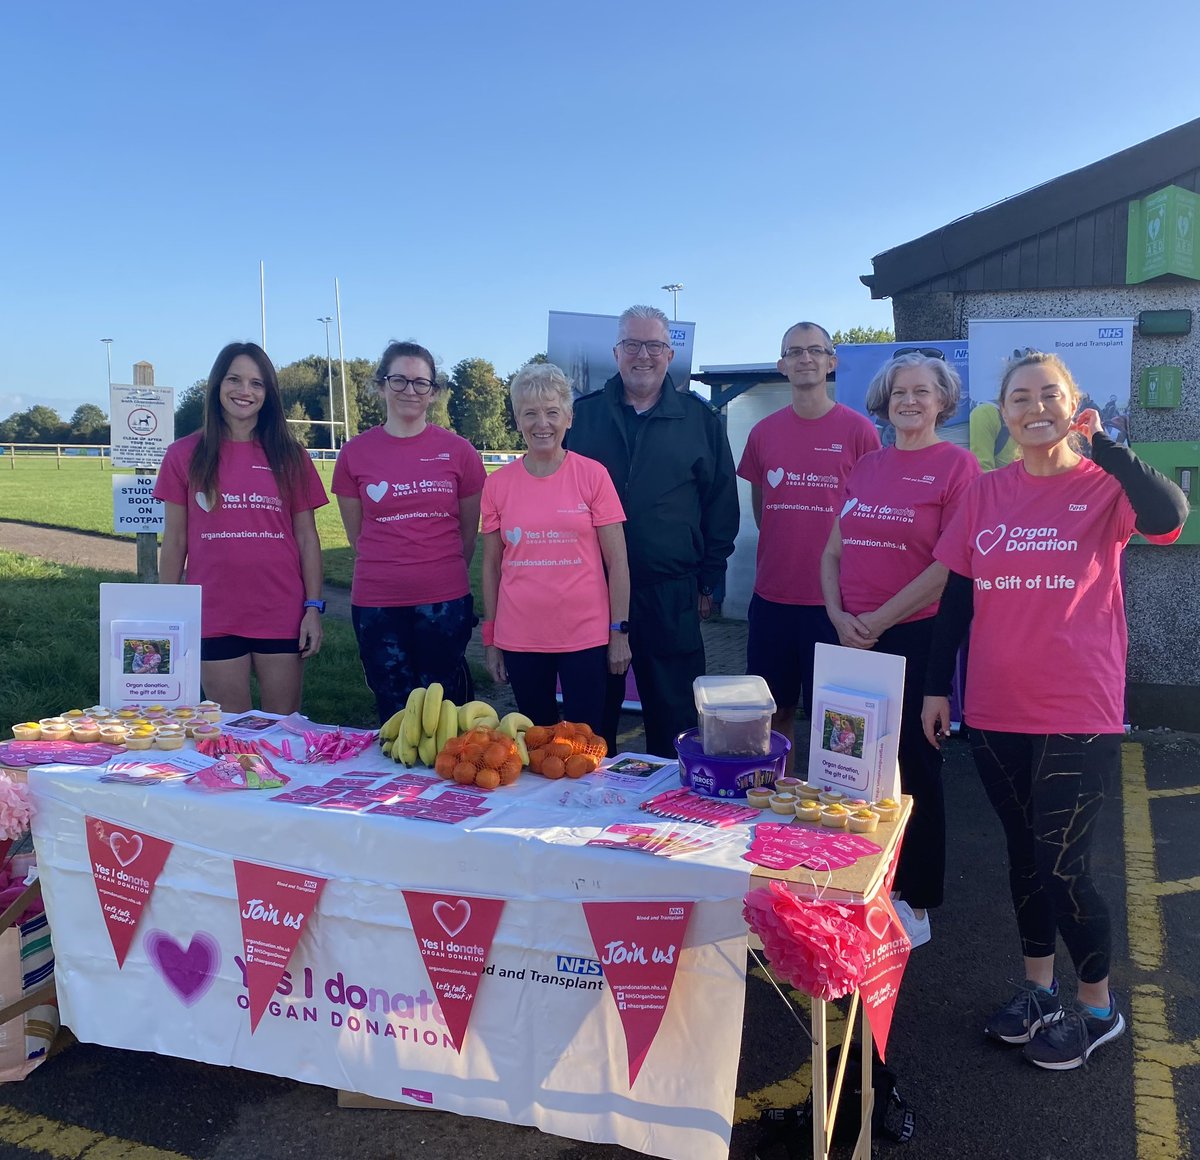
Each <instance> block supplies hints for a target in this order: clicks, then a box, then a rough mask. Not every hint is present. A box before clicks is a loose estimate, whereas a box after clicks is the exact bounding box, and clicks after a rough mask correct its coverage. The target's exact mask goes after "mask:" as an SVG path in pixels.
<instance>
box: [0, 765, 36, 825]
mask: <svg viewBox="0 0 1200 1160" xmlns="http://www.w3.org/2000/svg"><path fill="white" fill-rule="evenodd" d="M30 813H31V810H30V806H29V787H28V786H27V785H24V784H22V783H19V782H14V781H13V780H12V778H10V777H8V776H7V775H6V774H0V838H2V839H5V840H9V841H11V840H13V839H16V838H19V837H20V836H21V835H22V834H24V833H25V831H26V830H28V829H29V816H30Z"/></svg>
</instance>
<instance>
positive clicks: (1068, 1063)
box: [1021, 995, 1125, 1071]
mask: <svg viewBox="0 0 1200 1160" xmlns="http://www.w3.org/2000/svg"><path fill="white" fill-rule="evenodd" d="M1109 1002H1110V1003H1111V1004H1112V1014H1111V1015H1110V1016H1109V1017H1108V1018H1107V1019H1098V1018H1097V1017H1096V1016H1095V1015H1093V1014H1092V1012H1091V1011H1090V1010H1089V1009H1088V1008H1087V1007H1085V1006H1084V1005H1083V1004H1082V1003H1079V1002H1076V1003H1072V1004H1071V1006H1070V1007H1066V1008H1064V1009H1063V1010H1061V1011H1059V1013H1058V1014H1057V1015H1052V1016H1049V1017H1048V1018H1046V1019H1043V1020H1042V1026H1041V1028H1040V1029H1039V1030H1038V1033H1037V1034H1036V1035H1035V1036H1034V1037H1033V1038H1032V1039H1031V1040H1030V1041H1029V1042H1028V1043H1027V1044H1026V1045H1025V1050H1024V1051H1023V1052H1022V1053H1021V1054H1022V1055H1024V1056H1025V1058H1026V1059H1027V1060H1029V1062H1030V1063H1032V1064H1035V1065H1036V1066H1037V1067H1044V1068H1048V1069H1049V1070H1050V1071H1070V1070H1071V1069H1072V1068H1074V1067H1083V1066H1086V1064H1087V1061H1088V1056H1089V1055H1091V1054H1092V1052H1093V1051H1095V1050H1096V1048H1097V1047H1099V1046H1100V1045H1101V1044H1102V1043H1108V1042H1109V1040H1111V1039H1116V1038H1117V1036H1119V1035H1120V1034H1121V1033H1122V1032H1123V1031H1124V1030H1125V1019H1124V1018H1123V1016H1122V1015H1121V1011H1120V1009H1119V1008H1118V1007H1117V999H1116V996H1115V995H1110V997H1109Z"/></svg>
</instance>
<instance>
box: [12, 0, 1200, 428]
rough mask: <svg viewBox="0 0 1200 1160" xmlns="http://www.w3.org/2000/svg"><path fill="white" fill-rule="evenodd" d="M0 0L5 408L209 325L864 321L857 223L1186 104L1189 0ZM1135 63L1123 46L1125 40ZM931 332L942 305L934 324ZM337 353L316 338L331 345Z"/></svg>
mask: <svg viewBox="0 0 1200 1160" xmlns="http://www.w3.org/2000/svg"><path fill="white" fill-rule="evenodd" d="M1157 11H1158V10H1157V9H1153V10H1152V9H1144V8H1136V7H1131V6H1129V5H1127V4H1116V3H1111V2H1108V0H1099V2H1088V3H1084V2H1083V0H1076V2H1072V3H1056V2H1055V0H1041V2H1039V3H1036V4H1034V3H1029V2H1027V0H1014V2H1012V3H1009V4H1006V5H1003V6H1001V5H995V6H992V5H976V4H963V3H961V2H956V3H933V2H930V0H913V2H911V3H909V4H904V5H898V4H892V3H877V2H874V0H872V2H868V3H859V4H846V3H816V2H814V0H808V2H802V0H790V2H775V0H763V2H758V3H748V4H730V3H729V2H728V0H721V2H719V3H716V2H710V0H694V2H693V3H691V4H687V5H684V4H678V3H676V4H671V5H660V4H654V3H644V2H643V3H630V2H627V0H608V2H605V3H589V2H587V0H579V2H577V3H570V2H564V0H555V2H553V3H550V2H541V0H538V2H522V0H514V2H512V3H508V4H482V3H478V2H476V3H472V4H465V3H459V2H457V0H443V2H441V3H430V4H419V3H398V4H385V3H373V4H367V3H361V2H359V0H341V2H339V3H327V4H316V3H312V2H311V0H289V2H288V3H286V4H284V3H278V4H265V3H254V2H248V0H239V2H237V3H230V2H228V0H208V2H205V3H203V4H176V3H172V2H165V3H164V2H163V0H155V2H153V3H149V2H144V0H131V2H122V0H113V2H112V3H109V4H97V3H95V2H94V0H87V2H80V0H60V2H59V3H55V4H42V3H12V4H7V5H5V8H4V14H3V17H2V20H3V25H2V26H0V27H2V28H3V40H4V44H5V48H6V52H5V65H4V70H3V75H2V76H0V98H2V99H3V109H4V116H3V122H2V124H3V137H2V138H0V140H2V142H3V156H4V163H3V166H2V168H0V206H2V207H3V216H2V219H0V222H2V229H0V268H2V269H3V272H4V277H3V279H2V281H0V328H2V330H0V341H2V344H3V357H2V358H0V417H4V416H7V415H8V414H9V413H10V412H11V411H13V410H22V409H24V408H25V407H27V406H29V405H31V404H32V403H35V402H48V403H50V404H51V405H54V406H56V407H57V408H58V409H59V411H60V413H62V414H63V415H64V417H67V416H68V415H69V414H70V412H71V410H73V408H74V407H75V406H76V405H77V404H78V403H79V402H82V401H92V402H97V403H100V404H101V405H102V406H104V408H105V409H106V410H107V391H106V375H105V363H104V348H103V346H102V345H101V343H100V339H101V338H106V337H111V338H112V339H113V345H112V356H113V368H114V370H113V377H114V379H115V380H116V381H118V382H121V381H126V382H127V381H129V378H130V370H129V368H130V365H131V364H132V363H133V362H135V361H136V360H138V359H148V360H149V361H150V362H152V363H153V364H154V366H155V369H156V375H157V382H158V383H159V384H163V385H169V386H174V387H176V388H177V389H181V388H183V387H186V386H187V385H189V384H190V383H192V382H193V381H194V380H196V379H198V378H201V377H203V376H204V375H205V374H207V371H208V368H209V366H210V365H211V363H212V359H213V357H214V355H215V354H216V352H217V350H218V349H219V348H220V347H221V346H222V345H223V344H224V343H226V342H228V341H230V340H232V339H235V338H236V339H244V338H250V339H255V340H257V339H258V337H259V288H258V263H259V260H260V259H261V260H262V261H264V262H265V263H266V277H267V345H268V348H269V351H270V354H271V355H272V357H273V358H274V360H275V361H276V363H277V364H280V365H282V364H284V363H288V362H291V361H292V360H294V359H296V358H298V357H301V356H303V355H306V354H311V353H314V352H319V353H322V354H323V353H324V341H325V340H324V329H323V327H322V326H321V325H320V324H319V323H318V322H317V318H318V316H320V315H325V314H333V312H334V300H333V278H334V276H335V275H337V276H338V277H339V278H340V279H341V289H342V314H343V324H344V333H345V345H346V354H347V356H348V357H349V356H365V357H372V358H373V357H376V356H378V354H379V352H380V351H381V350H382V348H383V346H384V344H385V343H386V341H387V340H388V339H389V338H392V337H398V338H407V337H415V338H417V339H419V340H420V341H422V342H424V343H425V344H426V345H428V346H429V347H430V348H431V349H432V350H433V351H434V353H435V354H436V355H437V356H438V358H439V359H440V360H441V361H442V362H443V363H444V365H445V366H446V367H447V368H449V367H451V366H452V365H453V364H454V363H455V362H456V361H458V360H459V359H460V358H464V357H470V356H481V357H484V358H488V359H491V360H492V361H493V362H494V363H495V364H496V368H497V370H499V371H500V373H501V374H506V373H508V372H509V371H511V370H514V369H515V368H516V367H518V366H519V365H520V364H521V363H522V362H523V361H524V360H525V359H526V358H528V357H529V356H530V355H532V354H534V353H535V352H537V351H540V350H543V349H544V348H545V342H546V314H547V311H548V310H551V309H556V310H576V311H594V312H600V313H618V312H619V311H620V310H621V309H623V308H624V307H625V306H627V305H629V304H630V303H633V302H641V301H645V302H651V303H655V304H658V305H660V306H662V307H663V308H664V309H667V310H668V311H669V309H670V295H668V294H666V293H664V292H663V291H662V290H660V289H659V287H660V286H661V285H662V284H663V283H666V282H672V281H678V282H682V283H683V284H684V286H685V287H686V289H685V290H684V291H683V293H681V294H680V299H679V306H680V311H679V312H680V317H681V318H684V319H690V320H694V321H695V322H696V324H697V327H696V347H697V351H696V362H697V363H698V364H700V363H733V362H750V361H759V360H763V359H770V358H774V357H775V354H776V352H777V349H778V341H779V336H780V333H781V332H782V330H783V329H784V328H785V327H786V326H787V325H788V324H789V323H791V322H793V321H795V320H796V319H798V318H801V317H807V318H814V319H817V320H818V321H822V322H824V323H825V324H826V325H827V326H828V327H829V328H830V329H834V328H837V327H848V326H853V325H856V324H867V325H890V322H891V309H890V304H889V303H887V302H872V301H871V299H870V296H869V294H868V292H867V291H866V289H865V288H864V287H863V286H862V285H861V284H860V283H859V281H858V276H859V275H860V274H863V273H867V272H869V271H870V269H871V256H872V255H873V254H875V253H878V252H879V251H881V250H885V249H888V248H890V247H892V246H895V245H898V244H900V243H902V242H905V241H908V240H910V239H912V238H914V237H917V236H919V235H920V234H922V233H925V232H927V231H928V230H930V229H934V228H936V227H937V226H940V225H942V224H944V223H946V222H948V221H950V220H952V219H954V218H956V217H958V216H960V215H962V214H964V213H969V212H971V211H972V210H975V209H979V208H981V207H983V206H986V205H988V204H990V203H992V202H995V201H998V200H1001V199H1002V198H1004V197H1007V196H1009V195H1011V194H1014V193H1018V192H1020V191H1021V190H1024V189H1027V188H1029V187H1031V186H1033V185H1036V184H1039V183H1040V182H1042V181H1045V180H1048V179H1050V178H1053V177H1056V176H1058V175H1059V174H1061V173H1065V172H1067V171H1069V170H1071V169H1075V168H1078V167H1079V166H1081V165H1085V164H1087V163H1089V162H1092V161H1095V160H1098V159H1100V158H1102V157H1105V156H1108V155H1109V154H1110V153H1113V152H1115V151H1117V150H1119V149H1122V148H1125V147H1127V146H1130V145H1134V144H1136V143H1138V142H1139V141H1142V140H1145V139H1146V138H1148V137H1152V136H1154V135H1156V134H1158V133H1161V132H1163V131H1164V130H1166V129H1169V128H1171V127H1173V126H1175V125H1177V124H1180V123H1182V122H1184V121H1186V120H1189V119H1190V118H1191V117H1193V116H1196V115H1197V113H1198V108H1197V105H1198V102H1197V101H1196V89H1195V75H1194V72H1195V70H1194V69H1193V68H1192V67H1191V66H1190V65H1189V64H1188V62H1187V52H1186V51H1184V53H1183V55H1182V56H1181V55H1179V52H1180V49H1181V46H1191V47H1194V46H1195V45H1196V44H1197V43H1200V35H1198V33H1200V5H1176V6H1174V7H1172V8H1170V9H1164V10H1162V14H1161V15H1162V16H1163V20H1161V21H1159V20H1157V19H1155V20H1153V21H1150V22H1149V23H1147V24H1144V25H1141V26H1139V25H1137V24H1136V20H1137V19H1138V18H1139V14H1146V15H1147V16H1153V15H1154V13H1155V12H1157ZM1143 69H1144V70H1145V71H1143ZM929 337H937V336H929ZM335 353H336V347H335Z"/></svg>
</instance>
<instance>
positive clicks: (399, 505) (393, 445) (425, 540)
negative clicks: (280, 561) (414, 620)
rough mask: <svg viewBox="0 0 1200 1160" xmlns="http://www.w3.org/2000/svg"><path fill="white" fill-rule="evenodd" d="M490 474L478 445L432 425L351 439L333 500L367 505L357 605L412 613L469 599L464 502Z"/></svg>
mask: <svg viewBox="0 0 1200 1160" xmlns="http://www.w3.org/2000/svg"><path fill="white" fill-rule="evenodd" d="M484 474H485V473H484V469H483V461H482V460H481V459H480V458H479V452H478V451H476V450H475V448H474V447H472V446H471V444H470V443H468V442H467V441H466V440H465V439H464V438H462V436H461V435H456V434H454V432H453V431H447V430H446V429H445V428H444V427H437V426H435V425H434V424H432V423H430V424H428V425H427V426H426V427H425V429H424V430H423V431H422V432H421V433H420V434H419V435H412V436H409V437H407V438H400V437H398V436H395V435H389V434H388V432H387V431H386V430H384V428H382V427H372V428H371V429H370V430H369V431H364V432H363V433H362V434H361V435H356V436H355V437H354V438H353V439H351V440H350V441H349V442H348V443H347V444H346V445H345V446H344V447H343V448H342V449H341V451H339V452H338V459H337V465H336V466H335V467H334V469H333V494H334V495H342V496H352V497H354V498H355V499H358V500H360V501H361V503H362V528H361V531H360V532H359V535H358V545H357V549H356V551H355V555H354V580H353V582H352V585H351V588H350V600H351V601H352V602H353V603H354V604H357V605H358V606H359V607H361V608H405V607H409V606H411V605H416V604H436V603H440V602H441V601H444V600H457V599H459V597H462V596H466V594H467V593H468V592H470V590H471V583H470V580H469V579H468V577H467V563H466V561H465V560H464V559H463V543H462V530H461V528H460V526H459V512H458V504H459V500H460V499H461V498H464V497H467V496H472V495H478V494H479V492H480V491H481V490H482V489H483V480H484Z"/></svg>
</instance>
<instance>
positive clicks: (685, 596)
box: [601, 576, 704, 757]
mask: <svg viewBox="0 0 1200 1160" xmlns="http://www.w3.org/2000/svg"><path fill="white" fill-rule="evenodd" d="M698 602H699V595H698V592H697V588H696V578H695V577H694V576H683V577H678V578H676V579H672V580H663V581H660V582H659V583H657V584H638V583H635V584H634V586H633V590H632V592H631V593H630V597H629V625H630V628H629V651H630V652H631V653H632V654H633V675H634V677H635V678H636V679H637V687H638V695H639V696H640V697H641V700H642V723H643V725H644V726H645V729H646V752H647V753H655V754H658V755H659V756H660V757H674V756H675V738H676V736H677V735H678V734H680V733H682V732H683V731H684V730H685V729H691V728H693V727H694V726H695V725H696V701H695V697H694V696H693V693H692V682H693V681H694V680H695V679H696V678H697V677H699V676H703V674H704V638H703V637H702V636H701V635H700V612H699V603H698ZM605 692H606V695H605V703H604V727H603V729H602V730H601V732H602V733H603V735H604V738H605V740H606V741H607V742H608V748H609V752H610V753H615V752H616V751H617V749H618V745H617V728H618V725H619V723H620V716H621V702H622V700H623V699H624V696H625V678H624V677H615V676H610V677H609V678H608V687H607V689H606V691H605Z"/></svg>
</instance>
